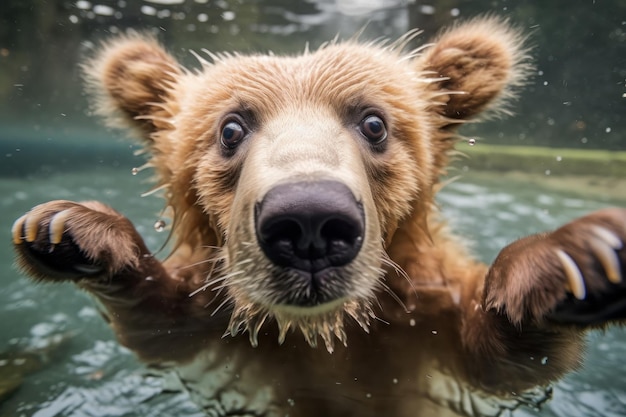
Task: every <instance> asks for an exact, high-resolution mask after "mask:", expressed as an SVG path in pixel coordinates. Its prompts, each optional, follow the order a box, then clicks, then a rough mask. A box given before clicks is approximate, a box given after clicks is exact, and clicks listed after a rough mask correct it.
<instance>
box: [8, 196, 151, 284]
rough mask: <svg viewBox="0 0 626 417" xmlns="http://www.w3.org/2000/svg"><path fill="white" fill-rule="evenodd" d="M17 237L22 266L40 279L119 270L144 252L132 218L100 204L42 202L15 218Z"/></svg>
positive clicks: (14, 230) (110, 272)
mask: <svg viewBox="0 0 626 417" xmlns="http://www.w3.org/2000/svg"><path fill="white" fill-rule="evenodd" d="M12 235H13V244H14V247H15V250H16V252H17V255H18V265H19V266H20V267H22V268H23V269H24V270H25V271H26V272H27V273H29V274H30V275H32V276H34V277H36V278H38V279H51V280H68V279H77V278H82V277H90V276H98V275H103V274H106V275H111V274H115V273H116V272H117V271H119V270H121V269H123V268H124V267H126V266H128V265H130V264H133V263H136V262H137V259H138V256H139V252H140V251H139V246H138V245H137V244H136V242H137V239H140V238H139V237H138V235H137V233H136V231H135V228H134V227H133V226H132V224H131V223H130V221H129V220H128V219H126V218H125V217H123V216H122V215H121V214H119V213H117V212H116V211H114V210H113V209H111V208H110V207H108V206H106V205H104V204H102V203H98V202H84V203H75V202H72V201H64V200H57V201H51V202H48V203H44V204H40V205H38V206H36V207H34V208H33V209H31V210H30V211H29V212H28V213H26V214H25V215H23V216H22V217H20V218H19V219H17V220H16V221H15V223H14V224H13V228H12Z"/></svg>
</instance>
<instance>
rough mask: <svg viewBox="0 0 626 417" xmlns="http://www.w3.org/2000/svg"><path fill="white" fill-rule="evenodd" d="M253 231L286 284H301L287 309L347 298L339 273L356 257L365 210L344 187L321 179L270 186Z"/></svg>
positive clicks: (258, 205) (361, 234)
mask: <svg viewBox="0 0 626 417" xmlns="http://www.w3.org/2000/svg"><path fill="white" fill-rule="evenodd" d="M255 231H256V237H257V241H258V244H259V247H260V248H261V249H262V251H263V253H264V254H265V256H266V257H267V258H268V259H269V260H270V261H271V262H272V264H273V265H274V266H277V267H279V268H281V269H282V270H285V271H286V273H287V274H288V275H289V276H290V277H291V279H289V280H286V281H292V280H293V279H294V277H295V279H296V280H298V281H300V282H299V283H298V285H297V287H298V288H299V291H298V294H297V295H296V294H290V295H289V296H288V297H287V299H288V300H289V301H288V302H289V304H292V305H297V306H310V305H318V304H323V303H326V302H330V301H333V300H334V299H337V298H341V297H344V296H346V294H345V293H344V292H345V291H344V290H343V289H344V288H345V285H344V284H345V283H342V282H338V281H337V280H341V278H340V277H341V273H338V270H339V269H341V267H344V266H346V265H348V264H350V262H352V261H353V260H354V259H355V258H356V256H357V255H358V253H359V251H360V250H361V246H362V244H363V239H364V234H365V214H364V211H363V206H362V204H361V203H359V202H358V201H357V200H356V198H355V197H354V195H353V194H352V192H351V191H350V189H349V188H348V187H347V186H346V185H344V184H343V183H341V182H339V181H332V180H319V181H302V182H290V183H283V184H279V185H276V186H274V187H273V188H271V189H270V190H269V191H268V192H267V193H266V194H265V196H264V197H263V199H262V201H261V202H258V203H256V205H255ZM276 279H280V277H277V278H276ZM292 284H293V282H292ZM288 285H289V284H288ZM303 288H304V289H305V291H302V289H303ZM284 291H285V292H286V293H289V292H290V289H289V288H285V289H284Z"/></svg>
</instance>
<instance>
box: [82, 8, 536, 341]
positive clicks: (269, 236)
mask: <svg viewBox="0 0 626 417" xmlns="http://www.w3.org/2000/svg"><path fill="white" fill-rule="evenodd" d="M414 36H415V33H410V34H408V35H407V36H406V37H405V38H402V39H400V40H399V41H397V42H395V43H391V44H384V43H378V44H376V43H370V44H359V43H358V42H356V41H349V42H344V43H331V44H328V45H326V46H324V47H322V48H320V49H319V50H317V51H315V52H308V51H307V52H306V53H304V54H303V55H301V56H296V57H277V56H264V55H253V56H242V55H233V54H222V55H214V54H210V53H208V55H209V56H210V58H211V59H212V62H208V61H207V60H205V59H204V58H202V57H201V56H198V59H199V60H200V63H201V69H200V70H198V71H194V72H192V71H188V70H185V69H183V68H181V67H180V66H179V65H178V64H177V63H176V61H175V59H174V58H172V57H171V56H170V55H169V54H167V52H165V51H164V50H163V49H161V48H160V46H158V44H156V43H155V42H154V41H153V40H151V39H146V38H143V37H141V36H137V35H132V36H127V37H126V38H122V39H118V40H116V41H114V42H113V43H111V44H109V45H108V46H107V47H105V48H104V49H103V52H101V53H100V55H99V56H97V57H96V58H95V59H94V60H92V61H90V62H89V63H88V64H87V65H86V67H85V68H86V69H87V75H88V78H89V79H90V80H91V84H92V85H93V86H95V90H96V95H97V97H99V102H98V107H99V111H100V113H102V114H104V115H105V116H107V117H109V118H110V117H111V115H121V116H122V119H123V120H126V122H127V124H128V123H129V124H130V125H131V126H132V127H134V128H136V129H138V130H139V132H140V133H141V135H142V136H143V137H144V138H145V139H146V140H147V146H148V149H149V151H150V152H151V153H152V160H151V162H150V164H151V165H153V166H154V167H155V168H156V170H157V173H158V174H159V177H160V178H159V180H160V187H163V188H165V189H166V190H167V191H166V195H167V197H168V200H169V205H170V206H171V207H172V208H173V211H174V229H173V235H174V237H175V239H177V247H181V246H186V247H188V248H191V250H192V251H194V252H195V253H196V256H198V259H207V258H211V257H212V256H213V257H214V256H219V257H220V259H221V260H223V261H222V262H223V266H222V268H223V270H224V271H226V272H225V273H222V274H220V275H218V276H217V278H215V277H211V276H209V277H208V278H206V283H204V284H201V283H198V285H199V286H200V285H203V288H208V287H211V286H218V284H219V287H220V288H224V289H225V291H226V298H227V299H228V300H229V302H231V303H232V304H233V305H234V310H233V314H232V318H231V321H230V324H229V326H228V328H229V331H230V333H231V334H233V335H235V334H237V333H238V332H239V331H240V329H245V330H247V331H248V332H249V333H250V336H251V340H252V342H253V344H256V332H257V331H258V329H259V328H260V327H261V325H262V324H263V322H264V321H265V320H266V318H268V317H270V318H274V319H275V320H276V321H277V323H278V326H279V329H280V336H279V339H280V340H283V339H284V335H285V333H286V332H287V331H288V330H289V329H290V328H292V327H293V328H299V329H300V330H301V331H302V333H303V334H304V335H305V338H306V339H307V340H308V341H309V343H310V344H314V343H315V340H316V339H317V336H318V335H321V336H322V338H323V339H324V341H325V343H326V345H327V348H328V349H329V350H332V346H333V335H334V336H336V337H338V338H339V340H340V341H342V342H343V343H344V344H345V343H346V336H345V332H344V331H343V322H344V317H345V316H349V317H352V318H353V319H354V320H356V321H357V322H358V323H359V325H360V326H361V327H363V328H365V329H367V327H368V325H369V320H370V317H372V316H373V313H372V310H371V303H372V301H373V300H374V299H375V294H376V293H377V292H379V291H381V290H385V289H387V290H388V287H387V285H386V284H385V283H384V279H383V277H384V275H385V272H386V269H385V268H386V267H388V266H392V267H397V265H394V263H393V261H391V260H389V256H388V255H387V251H393V250H394V248H393V245H394V237H396V235H398V236H400V234H397V233H396V232H397V230H398V229H399V228H401V229H402V228H404V229H406V228H409V229H411V236H412V238H411V239H412V240H413V241H419V242H422V241H428V240H429V239H431V237H430V234H429V230H428V225H427V217H428V215H429V213H430V212H431V205H432V202H433V194H434V187H435V185H436V184H437V182H438V177H439V176H440V175H441V174H442V173H443V172H444V170H445V165H446V163H447V154H448V152H449V151H450V150H451V149H452V145H453V143H454V130H455V128H456V127H458V126H459V124H460V123H461V122H463V121H465V120H467V119H468V118H469V117H472V116H474V115H476V114H477V113H479V112H480V111H482V110H484V109H485V108H487V107H488V106H489V105H490V104H492V103H494V102H498V99H499V98H506V96H507V95H509V94H510V91H511V90H510V88H511V87H512V86H515V85H517V84H519V82H520V80H522V79H523V76H524V73H525V71H526V69H527V65H526V63H525V61H526V56H525V51H524V50H523V48H522V39H521V36H520V35H519V34H518V33H517V32H516V31H514V30H512V29H510V28H509V27H508V26H506V25H505V24H503V23H502V22H500V21H498V20H496V19H482V20H480V21H473V22H469V23H467V24H466V25H464V26H462V27H458V28H455V29H454V30H451V31H449V32H445V33H444V34H443V35H441V37H440V39H439V40H438V41H437V42H436V43H435V46H433V47H431V48H429V49H426V51H425V52H424V51H422V50H416V51H412V52H405V51H404V48H405V45H406V44H407V43H408V42H409V41H410V40H411V39H412V38H413V37H414ZM503 108H504V107H503V101H502V100H500V101H499V105H498V108H497V109H496V110H500V111H501V110H502V109H503ZM114 123H115V124H116V125H119V119H116V120H115V122H114ZM304 208H306V209H307V210H309V211H310V213H309V215H308V216H307V217H306V218H299V217H298V216H299V214H298V213H299V212H300V211H302V209H304ZM313 218H314V219H316V220H311V219H313ZM396 240H398V241H399V240H402V238H401V237H400V238H397V239H396ZM208 246H219V247H220V249H219V250H218V251H207V250H205V249H199V248H206V247H208ZM199 252H202V254H201V255H198V253H199ZM205 252H213V253H205ZM215 252H218V254H217V255H216V254H215Z"/></svg>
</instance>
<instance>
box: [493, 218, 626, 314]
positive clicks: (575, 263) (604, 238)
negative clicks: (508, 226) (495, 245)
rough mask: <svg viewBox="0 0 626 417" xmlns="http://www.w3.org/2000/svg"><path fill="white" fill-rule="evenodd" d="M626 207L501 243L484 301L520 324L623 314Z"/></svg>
mask: <svg viewBox="0 0 626 417" xmlns="http://www.w3.org/2000/svg"><path fill="white" fill-rule="evenodd" d="M625 242H626V209H606V210H601V211H597V212H594V213H592V214H590V215H587V216H584V217H581V218H579V219H576V220H574V221H572V222H571V223H568V224H566V225H565V226H563V227H561V228H559V229H557V230H555V231H554V232H551V233H545V234H539V235H534V236H529V237H526V238H524V239H520V240H518V241H516V242H513V243H512V244H511V245H509V246H507V247H506V248H504V249H503V250H502V251H501V252H500V254H499V255H498V257H497V258H496V260H495V261H494V263H493V265H492V266H491V268H490V269H489V272H488V273H487V277H486V281H485V291H484V299H483V305H484V306H485V308H486V309H487V310H495V311H497V312H499V313H503V314H506V315H507V316H508V317H509V319H510V321H511V322H513V323H515V324H520V323H522V322H523V321H526V320H535V321H541V320H543V319H549V320H552V321H555V322H559V323H563V324H577V325H597V324H602V323H605V322H607V321H610V320H624V319H626V247H625V246H626V245H625Z"/></svg>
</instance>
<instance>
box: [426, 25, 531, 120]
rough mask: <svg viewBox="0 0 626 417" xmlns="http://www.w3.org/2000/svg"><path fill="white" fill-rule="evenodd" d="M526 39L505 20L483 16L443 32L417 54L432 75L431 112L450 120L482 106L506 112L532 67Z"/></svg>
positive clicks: (471, 113) (472, 113)
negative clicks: (432, 101)
mask: <svg viewBox="0 0 626 417" xmlns="http://www.w3.org/2000/svg"><path fill="white" fill-rule="evenodd" d="M524 44H525V37H524V36H523V35H522V34H521V33H520V32H519V31H518V30H517V29H515V28H514V27H513V26H511V25H510V24H509V23H508V22H507V21H506V20H502V19H499V18H496V17H489V16H487V17H482V18H476V19H473V20H470V21H468V22H465V23H462V24H458V25H455V26H453V27H452V28H451V29H449V30H447V31H445V32H443V33H442V34H441V35H440V36H439V37H438V38H437V39H435V42H434V43H433V44H432V46H430V47H429V48H427V49H426V50H425V52H424V53H423V55H422V56H420V58H418V63H419V65H420V69H421V70H422V71H424V72H425V73H428V74H431V76H434V77H435V80H433V81H432V82H431V83H430V84H429V88H430V89H431V91H433V92H434V93H436V95H435V101H434V104H435V110H436V111H437V112H439V113H440V114H442V115H444V116H445V117H446V118H447V120H449V121H450V122H452V123H454V121H455V120H457V121H464V120H468V119H470V118H472V117H474V116H476V115H478V114H479V113H481V112H483V111H484V110H492V111H495V113H496V114H497V113H508V112H509V109H508V108H507V105H508V102H509V101H510V100H509V99H510V98H512V97H515V92H516V91H515V90H516V87H519V86H520V85H522V84H524V82H525V79H526V78H527V76H528V74H529V72H530V69H531V68H532V65H531V64H530V63H529V56H528V49H527V47H526V46H525V45H524Z"/></svg>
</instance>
